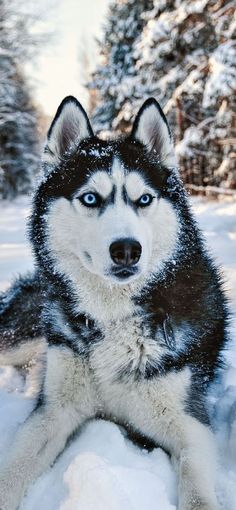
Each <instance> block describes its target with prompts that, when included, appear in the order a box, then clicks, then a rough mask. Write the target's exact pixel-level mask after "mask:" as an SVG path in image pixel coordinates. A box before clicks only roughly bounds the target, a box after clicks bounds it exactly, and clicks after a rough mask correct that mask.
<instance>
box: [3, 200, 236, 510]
mask: <svg viewBox="0 0 236 510" xmlns="http://www.w3.org/2000/svg"><path fill="white" fill-rule="evenodd" d="M194 210H195V212H196V214H197V216H198V219H199V222H200V225H201V227H202V229H203V230H204V232H205V235H206V237H207V241H208V244H209V246H210V247H211V249H212V252H213V254H214V256H215V257H216V258H217V260H218V261H219V262H220V263H221V264H222V265H223V268H224V273H225V276H226V279H227V288H228V289H229V294H230V297H231V299H232V303H233V306H234V307H235V306H236V255H235V254H236V202H220V203H215V202H207V201H203V200H195V201H194ZM27 214H28V205H27V200H23V199H21V200H17V201H16V202H14V203H13V204H10V203H8V202H5V203H3V202H2V203H0V244H1V251H0V289H4V288H6V287H7V285H8V284H9V282H10V280H11V278H12V275H13V274H17V273H18V272H24V271H25V270H26V269H28V268H31V267H32V258H31V255H30V248H29V246H28V245H27V244H26V241H25V237H24V230H25V227H24V222H25V217H26V216H27ZM234 336H235V338H236V335H234ZM235 344H236V342H235ZM227 358H228V360H229V364H230V365H231V366H230V367H229V369H228V371H227V373H226V375H225V389H226V391H225V392H224V395H223V397H222V399H221V401H220V405H219V412H218V419H217V424H218V433H217V437H218V442H219V446H220V449H221V459H220V464H221V465H220V468H219V473H218V494H219V500H220V502H221V503H222V509H223V510H235V509H236V455H235V460H234V461H233V460H232V459H230V457H229V454H228V451H227V449H226V445H227V442H226V439H227V434H228V430H227V427H226V425H224V420H225V419H226V415H227V409H228V408H229V405H230V404H231V403H232V402H233V400H234V399H235V400H236V345H235V348H234V347H233V346H232V348H231V350H230V351H229V352H228V353H227ZM33 404H34V401H33V398H32V395H31V394H30V391H29V389H28V391H25V388H24V384H23V379H22V377H21V375H20V374H19V373H18V372H17V371H16V370H14V369H13V368H11V367H6V368H2V369H0V415H1V421H0V458H2V457H3V456H4V453H5V452H6V451H7V448H8V445H9V444H10V442H11V440H12V437H13V434H14V432H15V430H16V428H17V427H18V425H19V423H21V422H22V421H24V420H25V418H26V416H27V415H28V414H29V413H30V411H31V409H32V407H33ZM235 436H236V433H235ZM225 449H226V451H225ZM235 453H236V437H235ZM176 501H177V500H176V479H175V475H174V473H173V470H172V467H171V465H170V461H169V459H168V456H167V455H166V454H165V453H164V452H163V451H162V450H161V449H155V450H153V451H152V452H151V453H147V452H146V451H144V450H140V449H139V448H138V447H136V446H134V445H133V444H132V443H131V442H130V441H128V440H127V439H125V438H124V435H123V434H122V433H121V431H120V429H119V428H118V427H117V426H115V425H114V424H112V423H108V422H105V421H98V420H97V421H94V422H91V423H90V424H88V425H87V426H86V427H85V428H84V429H83V431H82V433H81V434H80V436H79V437H77V438H76V439H74V440H73V442H72V443H71V444H70V446H69V447H68V448H67V449H66V450H65V452H64V453H63V454H62V455H61V457H60V458H59V460H58V461H57V463H56V464H55V466H54V467H53V468H51V469H50V470H48V471H47V473H45V474H44V475H43V476H41V477H40V479H39V480H38V481H37V482H36V483H35V484H34V485H33V486H32V487H31V488H30V490H29V492H28V495H27V497H26V498H25V500H24V502H23V503H22V505H21V507H20V510H41V509H42V508H43V509H44V510H59V509H60V510H174V509H175V508H176Z"/></svg>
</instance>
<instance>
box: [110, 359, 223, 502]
mask: <svg viewBox="0 0 236 510" xmlns="http://www.w3.org/2000/svg"><path fill="white" fill-rule="evenodd" d="M190 387H191V375H190V373H189V370H188V369H186V370H182V371H179V372H170V373H169V374H166V375H164V376H162V377H158V378H157V379H152V380H149V381H146V382H142V381H140V382H139V383H137V385H136V387H135V386H133V389H132V388H131V390H130V392H129V396H128V397H127V399H124V398H123V400H122V394H120V399H119V401H118V402H117V406H118V405H121V406H122V407H121V409H122V411H123V412H124V409H125V410H126V411H125V414H124V419H125V420H127V421H128V422H129V423H131V424H133V425H134V427H135V428H136V429H138V430H140V431H141V432H142V433H143V434H144V435H146V436H148V437H151V438H152V439H154V440H155V441H156V442H157V444H159V445H162V446H163V447H164V448H165V449H166V450H167V451H169V453H170V455H171V457H172V459H173V462H174V465H175V468H176V471H177V476H178V494H179V502H178V510H217V509H218V505H217V500H216V495H215V472H216V452H215V441H214V437H213V433H212V432H211V430H210V428H209V427H208V426H207V425H205V424H203V423H201V422H200V421H199V420H198V419H196V418H195V417H194V416H192V415H191V414H190V412H188V398H191V393H190V391H189V390H190ZM200 390H201V389H200V388H199V391H200ZM192 404H193V408H194V402H192ZM197 404H198V402H196V406H197ZM113 412H114V411H113Z"/></svg>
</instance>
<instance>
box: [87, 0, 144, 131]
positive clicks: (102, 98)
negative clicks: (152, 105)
mask: <svg viewBox="0 0 236 510" xmlns="http://www.w3.org/2000/svg"><path fill="white" fill-rule="evenodd" d="M151 5H152V1H151V0H116V1H115V2H114V1H113V3H112V4H111V5H110V7H109V13H108V17H107V22H106V26H105V30H104V38H103V41H102V42H100V65H99V66H98V68H97V70H96V71H95V73H94V74H93V76H92V79H91V81H90V83H89V84H88V87H89V89H90V93H91V96H92V97H93V101H94V96H95V97H96V108H95V111H94V112H93V119H94V125H95V126H96V129H97V131H100V130H103V131H104V130H110V129H111V128H115V129H116V128H117V127H118V125H120V124H122V122H121V121H120V120H119V113H120V112H121V111H122V110H123V109H124V108H127V103H128V104H130V96H131V95H132V92H133V89H134V85H135V79H136V70H135V57H134V53H133V50H134V47H133V46H134V44H135V42H136V40H137V38H138V37H139V34H140V33H141V31H142V28H143V25H144V20H143V18H142V13H143V10H144V9H148V8H149V7H150V6H151ZM130 114H131V112H130Z"/></svg>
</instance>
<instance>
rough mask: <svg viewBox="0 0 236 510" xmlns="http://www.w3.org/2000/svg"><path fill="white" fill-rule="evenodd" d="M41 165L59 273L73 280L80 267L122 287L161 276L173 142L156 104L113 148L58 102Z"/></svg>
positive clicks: (168, 251)
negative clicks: (158, 273) (135, 280)
mask: <svg viewBox="0 0 236 510" xmlns="http://www.w3.org/2000/svg"><path fill="white" fill-rule="evenodd" d="M44 159H45V165H46V169H47V171H48V170H49V175H48V178H47V180H46V182H45V183H44V187H45V190H47V193H48V203H49V205H48V208H47V218H46V229H47V244H48V247H49V251H50V253H51V254H52V257H53V259H54V261H55V263H56V265H57V266H58V268H59V269H61V270H62V271H63V272H66V273H67V274H68V276H69V277H70V276H71V277H73V274H72V273H76V272H77V273H78V274H79V271H80V269H81V267H82V268H83V269H85V270H87V271H88V272H89V273H90V274H96V275H98V276H100V277H101V278H103V279H105V280H109V281H111V282H112V283H115V284H122V285H124V284H127V283H130V282H132V280H134V279H137V278H139V277H140V276H141V275H148V274H151V273H156V272H157V271H158V270H160V269H161V266H162V264H163V262H165V261H166V260H167V259H168V258H169V257H170V256H171V255H172V253H173V251H174V249H175V245H176V242H177V231H178V218H177V215H176V212H175V209H174V208H173V206H172V204H171V201H170V200H169V199H168V196H167V195H166V182H167V179H168V176H169V175H170V168H171V167H173V166H174V165H175V161H174V154H173V146H172V141H171V138H170V134H169V128H168V125H167V122H166V119H165V117H164V114H163V112H162V111H161V110H160V108H159V105H158V104H157V103H156V102H155V101H154V100H149V101H148V102H146V103H145V104H144V106H143V108H142V109H141V110H140V112H139V114H138V116H137V118H136V120H135V123H134V127H133V132H132V134H131V136H130V137H129V138H127V139H126V140H121V141H118V142H117V141H116V142H104V141H102V140H99V139H98V138H96V137H94V136H93V133H92V129H91V126H90V124H89V121H88V118H87V116H86V114H85V112H84V111H83V109H82V107H81V106H80V104H79V103H78V102H77V101H76V100H75V99H73V98H68V99H66V100H64V102H63V103H62V105H61V106H60V108H59V110H58V113H57V115H56V117H55V119H54V121H53V124H52V127H51V128H50V131H49V138H48V145H47V146H46V149H45V157H44ZM50 170H51V171H50ZM70 273H71V274H70Z"/></svg>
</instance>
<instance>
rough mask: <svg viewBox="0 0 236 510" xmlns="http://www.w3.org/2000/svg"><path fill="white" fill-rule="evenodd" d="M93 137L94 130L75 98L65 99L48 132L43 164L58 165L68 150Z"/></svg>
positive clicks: (68, 97)
mask: <svg viewBox="0 0 236 510" xmlns="http://www.w3.org/2000/svg"><path fill="white" fill-rule="evenodd" d="M91 136H93V130H92V128H91V125H90V122H89V119H88V117H87V114H86V113H85V111H84V109H83V107H82V106H81V104H80V103H79V101H77V99H75V97H73V96H67V97H65V99H63V101H62V103H61V104H60V106H59V108H58V110H57V113H56V115H55V117H54V120H53V121H52V124H51V127H50V129H49V131H48V137H47V144H46V146H45V149H44V154H43V162H45V163H49V164H50V165H57V164H58V163H59V162H60V161H61V159H62V157H63V155H64V154H65V153H66V152H67V151H68V150H70V149H71V148H72V147H76V145H78V144H79V143H80V142H81V141H82V140H84V139H85V138H89V137H91Z"/></svg>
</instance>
